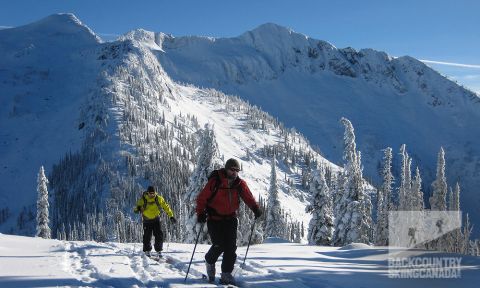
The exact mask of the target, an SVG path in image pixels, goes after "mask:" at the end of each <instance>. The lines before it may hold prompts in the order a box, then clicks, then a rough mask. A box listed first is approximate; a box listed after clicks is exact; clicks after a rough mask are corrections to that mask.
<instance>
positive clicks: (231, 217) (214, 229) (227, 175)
mask: <svg viewBox="0 0 480 288" xmlns="http://www.w3.org/2000/svg"><path fill="white" fill-rule="evenodd" d="M239 171H240V164H239V163H238V161H237V160H235V159H229V160H228V161H227V162H226V163H225V168H223V169H220V170H215V171H213V172H212V175H211V176H210V177H209V180H208V183H207V184H206V185H205V187H204V188H203V190H202V191H201V192H200V194H199V195H198V197H197V208H196V212H197V220H198V222H199V223H205V222H207V227H208V234H209V235H210V239H211V241H212V246H211V247H210V250H208V252H207V254H205V262H206V267H207V275H208V278H209V281H210V282H213V281H215V262H217V259H218V257H219V256H220V255H221V254H222V253H223V261H222V274H221V278H220V283H222V284H233V285H235V279H234V278H233V276H232V271H233V265H234V263H235V260H236V259H237V254H236V253H235V251H236V250H237V226H238V220H237V217H236V216H237V210H238V207H239V204H240V198H241V199H242V200H243V201H244V202H245V204H247V206H248V207H249V208H250V209H251V210H252V211H253V213H254V215H255V219H257V218H258V217H260V216H261V215H262V212H261V210H260V207H259V206H258V204H257V202H256V201H255V198H253V195H252V192H250V189H249V188H248V186H247V183H246V182H245V181H244V180H243V179H240V177H238V172H239ZM207 219H208V221H207Z"/></svg>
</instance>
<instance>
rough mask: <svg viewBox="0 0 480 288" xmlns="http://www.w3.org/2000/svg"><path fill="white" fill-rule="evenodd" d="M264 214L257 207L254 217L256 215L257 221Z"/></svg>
mask: <svg viewBox="0 0 480 288" xmlns="http://www.w3.org/2000/svg"><path fill="white" fill-rule="evenodd" d="M262 214H263V212H262V210H261V209H260V207H257V208H255V209H254V210H253V215H255V219H258V218H260V216H262Z"/></svg>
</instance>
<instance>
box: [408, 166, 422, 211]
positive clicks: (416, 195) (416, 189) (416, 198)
mask: <svg viewBox="0 0 480 288" xmlns="http://www.w3.org/2000/svg"><path fill="white" fill-rule="evenodd" d="M412 195H413V206H412V207H411V208H410V209H411V210H414V211H422V210H423V209H424V206H425V204H424V201H423V192H422V177H420V169H418V167H417V169H416V170H415V178H414V179H413V182H412Z"/></svg>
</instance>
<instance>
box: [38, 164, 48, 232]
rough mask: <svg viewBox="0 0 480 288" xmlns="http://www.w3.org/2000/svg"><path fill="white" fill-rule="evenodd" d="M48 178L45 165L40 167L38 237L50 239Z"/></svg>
mask: <svg viewBox="0 0 480 288" xmlns="http://www.w3.org/2000/svg"><path fill="white" fill-rule="evenodd" d="M47 185H48V179H47V177H46V176H45V170H44V169H43V166H41V167H40V171H39V172H38V177H37V192H38V197H37V234H36V236H37V237H42V238H45V239H50V237H51V234H52V233H51V231H50V227H49V221H50V220H49V216H48V206H49V204H48V189H47Z"/></svg>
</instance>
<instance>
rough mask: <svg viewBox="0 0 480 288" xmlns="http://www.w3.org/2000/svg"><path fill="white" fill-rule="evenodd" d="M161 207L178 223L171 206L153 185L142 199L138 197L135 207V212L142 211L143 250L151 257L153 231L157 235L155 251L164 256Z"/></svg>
mask: <svg viewBox="0 0 480 288" xmlns="http://www.w3.org/2000/svg"><path fill="white" fill-rule="evenodd" d="M160 208H162V209H163V211H165V213H167V216H168V217H169V218H170V221H171V222H172V223H177V220H176V219H175V217H173V212H172V210H171V209H170V206H169V205H168V203H167V202H166V201H165V199H163V197H162V196H160V195H158V194H157V192H155V188H154V187H153V186H149V187H148V188H147V191H146V192H144V193H143V196H142V197H141V198H140V199H138V201H137V204H136V205H135V208H134V209H133V211H134V212H135V213H139V212H141V213H142V219H143V252H145V254H146V255H147V256H149V257H150V251H152V244H151V243H150V241H151V240H152V232H153V236H155V244H154V247H155V251H156V252H157V253H158V255H159V257H162V253H161V251H162V250H163V233H162V229H161V226H160V213H161V210H160Z"/></svg>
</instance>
